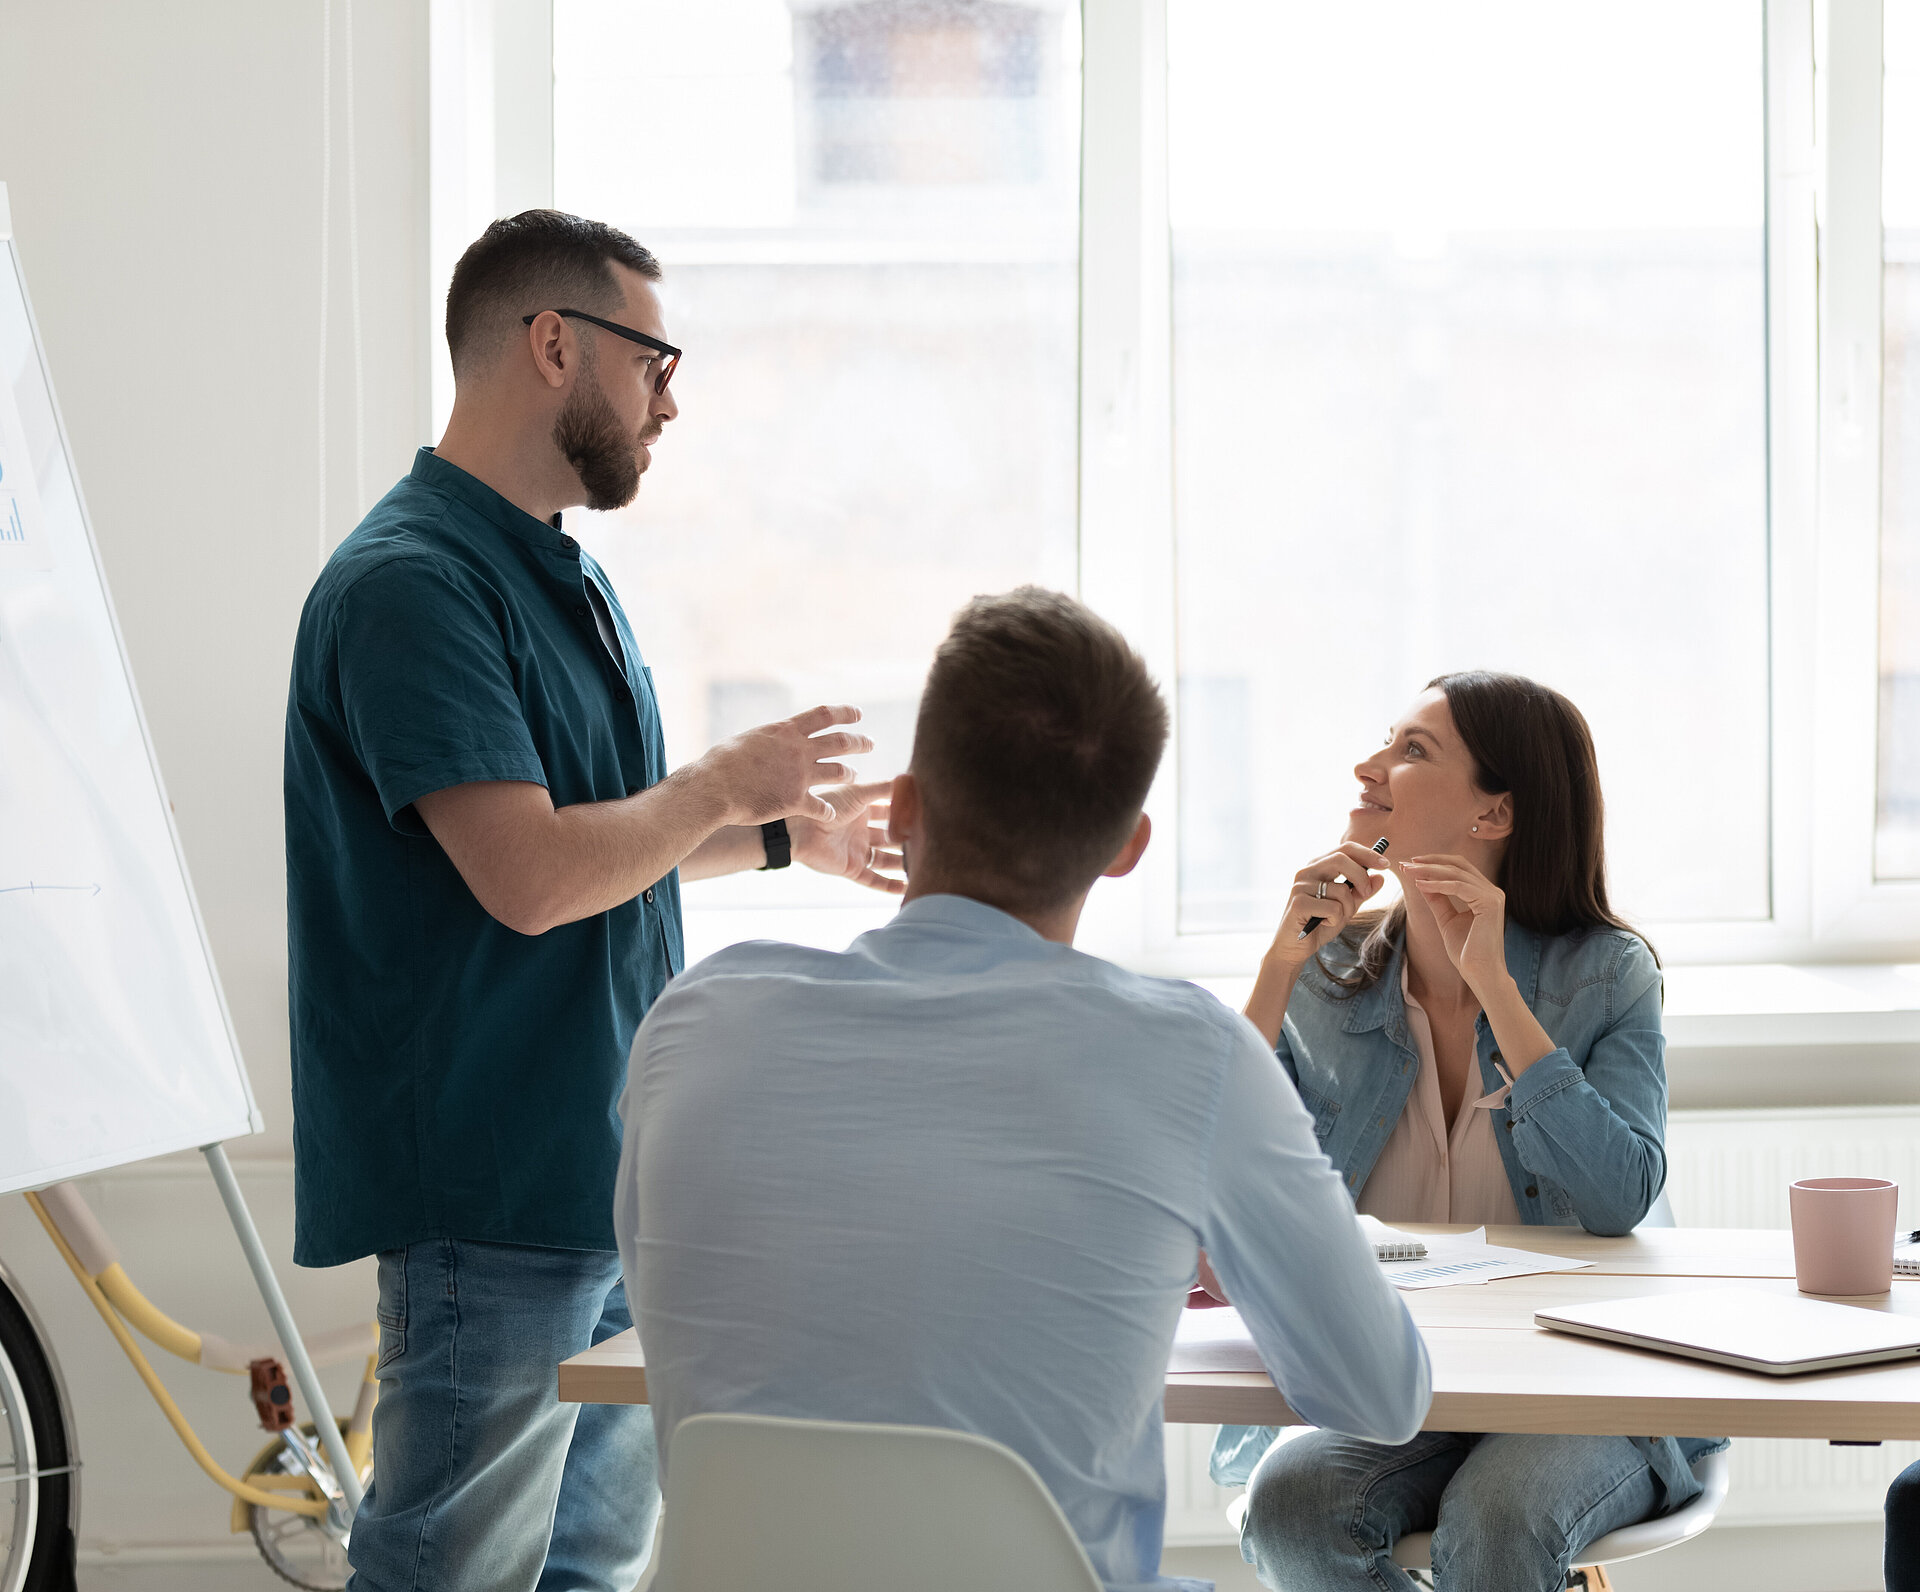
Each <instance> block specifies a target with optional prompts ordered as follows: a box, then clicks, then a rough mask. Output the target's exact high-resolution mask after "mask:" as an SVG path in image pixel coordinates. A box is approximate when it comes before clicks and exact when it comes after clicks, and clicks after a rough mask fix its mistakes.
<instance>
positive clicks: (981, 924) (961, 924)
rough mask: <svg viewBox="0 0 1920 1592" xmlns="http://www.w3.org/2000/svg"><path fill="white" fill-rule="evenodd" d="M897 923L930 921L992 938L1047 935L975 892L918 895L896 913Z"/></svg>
mask: <svg viewBox="0 0 1920 1592" xmlns="http://www.w3.org/2000/svg"><path fill="white" fill-rule="evenodd" d="M893 921H894V923H896V924H911V925H929V926H937V927H939V928H945V929H962V930H965V931H966V932H968V933H971V934H978V935H982V936H984V937H986V938H989V939H1006V940H1037V941H1040V942H1041V943H1042V944H1045V943H1046V941H1045V937H1044V936H1043V935H1042V934H1041V933H1040V932H1039V931H1038V930H1037V929H1035V928H1034V927H1033V926H1032V925H1031V924H1026V923H1022V922H1021V921H1020V920H1019V919H1018V918H1016V917H1015V916H1013V914H1012V913H1010V912H1002V911H1001V910H1000V909H999V908H998V907H990V906H988V905H987V904H986V902H984V901H976V900H974V899H973V898H972V897H971V896H957V895H925V896H916V897H915V898H914V899H913V900H911V901H909V902H908V903H907V904H906V905H905V906H903V907H902V908H901V909H900V910H899V911H898V912H896V913H895V914H894V915H893Z"/></svg>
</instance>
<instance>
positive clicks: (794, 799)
mask: <svg viewBox="0 0 1920 1592" xmlns="http://www.w3.org/2000/svg"><path fill="white" fill-rule="evenodd" d="M859 722H860V710H859V709H858V708H847V707H839V708H829V707H819V708H810V709H808V710H807V711H806V712H805V713H796V714H795V715H794V716H793V717H792V718H790V719H781V720H780V721H779V722H778V723H777V724H762V725H759V726H757V727H756V728H754V729H751V730H743V731H741V733H740V734H738V735H736V736H734V738H733V739H732V740H730V741H722V742H721V743H720V744H719V745H718V746H716V747H714V748H712V749H711V750H710V751H709V752H708V753H707V754H706V755H705V756H704V757H703V758H701V759H700V761H701V762H702V763H703V764H705V765H706V767H707V772H708V774H709V777H711V778H712V779H713V780H714V782H715V783H716V785H717V786H718V788H719V793H720V796H721V798H722V800H724V801H725V802H726V804H727V822H729V823H734V824H766V823H771V822H772V821H773V820H774V819H776V818H793V817H796V816H798V817H802V818H811V819H814V820H815V821H816V822H819V823H821V824H827V825H832V824H834V823H836V822H838V821H839V817H840V810H839V809H838V808H837V807H836V806H835V805H834V804H833V803H832V802H829V801H826V800H824V799H823V798H822V797H820V796H816V795H815V794H813V787H814V786H816V785H844V784H846V783H847V782H848V781H849V780H851V779H852V778H853V770H852V769H850V768H848V767H847V765H846V764H845V763H841V762H836V761H830V759H836V758H842V757H852V756H855V755H857V754H858V753H861V752H871V751H872V750H873V742H872V741H870V740H868V739H867V738H866V736H864V735H850V734H847V733H845V732H844V731H834V732H833V733H832V734H826V733H823V732H825V731H828V730H831V729H832V727H833V726H834V725H836V724H857V723H859ZM797 851H798V848H797V846H796V854H797Z"/></svg>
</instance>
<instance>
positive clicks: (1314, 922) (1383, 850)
mask: <svg viewBox="0 0 1920 1592" xmlns="http://www.w3.org/2000/svg"><path fill="white" fill-rule="evenodd" d="M1373 849H1374V850H1375V851H1376V852H1378V853H1379V854H1380V855H1381V856H1383V857H1384V856H1385V855H1386V854H1387V837H1386V836H1385V835H1382V836H1381V837H1380V838H1379V839H1378V840H1376V841H1375V842H1374V843H1373ZM1326 921H1327V920H1326V919H1325V918H1308V919H1307V926H1306V927H1305V928H1304V929H1302V930H1301V931H1300V932H1299V934H1298V935H1296V936H1295V937H1294V943H1295V944H1298V943H1299V942H1300V941H1301V940H1304V939H1305V938H1306V937H1307V936H1308V935H1309V934H1311V933H1313V931H1314V930H1315V929H1317V928H1319V927H1320V925H1321V924H1323V923H1325V922H1326ZM1914 1237H1916V1238H1920V1233H1916V1234H1914Z"/></svg>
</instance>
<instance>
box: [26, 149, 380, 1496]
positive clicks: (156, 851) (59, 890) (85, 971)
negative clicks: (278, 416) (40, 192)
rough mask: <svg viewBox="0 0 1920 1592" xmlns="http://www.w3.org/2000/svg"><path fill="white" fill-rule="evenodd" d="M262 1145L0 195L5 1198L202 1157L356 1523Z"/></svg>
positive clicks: (350, 1484) (355, 1486)
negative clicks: (273, 1237) (260, 1220)
mask: <svg viewBox="0 0 1920 1592" xmlns="http://www.w3.org/2000/svg"><path fill="white" fill-rule="evenodd" d="M261 1127H262V1122H261V1118H260V1111H259V1108H258V1106H256V1105H255V1104H254V1099H253V1090H252V1088H251V1086H250V1085H249V1083H248V1081H247V1072H246V1067H245V1064H244V1063H243V1062H242V1060H241V1058H240V1047H239V1044H238V1042H237V1041H236V1039H235V1037H234V1032H233V1024H232V1020H231V1019H230V1018H229V1016H228V1014H227V1006H226V1000H225V997H224V996H223V995H222V993H221V990H220V981H219V977H218V975H217V974H216V973H215V971H214V965H213V955H212V952H211V950H210V949H209V947H208V944H207V937H206V931H205V928H204V927H203V925H202V923H201V920H200V909H199V907H198V905H197V903H196V902H195V900H194V896H193V886H192V883H191V881H190V880H189V879H188V877H187V866H186V858H185V856H184V854H183V853H182V852H181V849H180V841H179V836H178V835H177V834H176V833H175V831H174V826H173V816H172V809H171V807H170V806H169V805H168V802H167V797H166V791H165V789H164V788H163V786H162V785H161V782H160V771H159V766H158V764H157V762H156V761H155V759H154V756H153V747H152V743H151V741H150V740H149V738H148V735H147V725H146V720H145V718H144V717H143V715H142V714H141V711H140V699H139V695H138V693H137V692H136V691H135V689H134V684H133V674H132V671H131V670H130V669H129V668H128V665H127V658H126V651H125V648H124V647H123V645H122V643H121V639H120V628H119V624H118V622H117V621H116V619H115V618H114V612H113V603H112V599H111V598H110V597H109V595H108V592H107V582H106V576H105V574H104V572H103V571H102V569H101V565H100V554H99V549H98V548H97V546H96V545H95V543H94V539H93V529H92V527H91V525H90V524H89V523H88V520H87V513H86V506H85V503H84V501H83V499H82V498H81V495H80V485H79V479H78V476H77V475H76V473H75V471H74V468H73V457H72V452H71V450H70V448H69V447H68V445H67V435H66V429H65V427H64V426H63V425H62V423H61V420H60V411H59V406H58V404H57V403H56V402H55V399H54V390H53V382H52V379H51V377H50V376H49V374H48V371H47V363H46V357H45V353H44V351H43V349H42V347H41V343H40V335H39V330H38V328H37V327H36V325H35V324H34V319H33V311H32V308H31V306H30V304H29V302H28V299H27V291H26V279H25V277H24V276H23V274H22V272H21V269H20V259H19V254H18V251H17V250H16V248H15V245H14V237H13V224H12V219H11V213H10V211H9V208H8V205H7V197H6V186H5V184H4V183H0V1194H5V1193H11V1192H14V1191H16V1190H20V1189H35V1188H44V1187H46V1186H47V1185H48V1184H51V1183H57V1182H61V1181H64V1180H65V1179H67V1178H71V1177H77V1176H80V1175H81V1174H83V1173H86V1172H96V1171H99V1170H101V1169H102V1168H104V1167H110V1166H121V1165H124V1164H126V1163H127V1162H129V1161H139V1160H144V1159H146V1158H147V1157H149V1156H154V1155H163V1154H166V1153H168V1152H169V1151H174V1150H183V1149H189V1148H199V1149H200V1150H201V1151H202V1152H203V1153H204V1154H205V1156H206V1158H207V1163H208V1165H209V1167H210V1168H211V1169H212V1172H213V1176H214V1181H215V1182H216V1183H217V1184H218V1185H219V1189H220V1195H221V1198H222V1200H223V1201H224V1202H225V1204H226V1208H227V1214H228V1216H229V1217H230V1218H231V1219H232V1222H233V1227H234V1231H235V1233H237V1234H238V1235H239V1239H240V1244H241V1248H242V1249H243V1250H244V1251H245V1252H246V1256H247V1262H248V1265H249V1266H250V1267H251V1268H252V1271H253V1276H254V1281H255V1282H256V1284H257V1285H258V1286H259V1289H260V1293H261V1296H262V1297H263V1298H264V1299H265V1301H266V1305H267V1311H268V1313H269V1315H270V1316H271V1317H272V1319H273V1326H274V1330H275V1332H277V1333H278V1334H279V1337H280V1342H281V1344H282V1346H283V1347H284V1348H285V1350H286V1352H287V1359H288V1361H289V1364H290V1368H291V1370H292V1372H293V1375H294V1378H295V1381H296V1382H297V1383H298V1385H299V1388H300V1392H301V1395H302V1397H303V1398H304V1399H305V1401H306V1404H307V1409H308V1413H309V1414H310V1415H311V1416H312V1417H313V1419H314V1421H315V1423H316V1425H317V1426H318V1428H319V1434H320V1439H321V1442H322V1443H323V1444H324V1445H325V1446H326V1449H327V1457H328V1459H329V1460H330V1461H331V1463H332V1465H333V1468H334V1474H335V1476H336V1478H337V1479H338V1481H339V1483H340V1486H341V1488H342V1490H343V1492H345V1494H346V1504H347V1508H348V1509H349V1511H351V1510H352V1509H355V1508H357V1507H358V1506H359V1502H360V1487H359V1479H358V1477H357V1476H356V1474H355V1472H354V1468H353V1466H352V1465H351V1464H350V1463H349V1462H348V1459H347V1454H346V1448H345V1445H344V1444H343V1443H342V1442H341V1440H340V1434H339V1430H338V1428H337V1426H336V1425H335V1422H334V1419H333V1415H332V1412H331V1411H330V1410H329V1409H328V1407H327V1402H326V1396H325V1394H324V1393H323V1392H322V1391H321V1388H320V1383H319V1379H318V1378H317V1377H316V1376H315V1375H314V1371H313V1365H312V1362H311V1361H310V1360H309V1358H308V1356H307V1352H306V1349H305V1347H304V1346H303V1344H302V1342H301V1338H300V1334H299V1331H298V1330H297V1328H296V1327H295V1325H294V1322H293V1317H292V1314H291V1312H289V1310H288V1309H287V1303H286V1299H285V1298H284V1296H283V1295H282V1294H281V1292H280V1284H279V1280H278V1279H277V1278H276V1277H275V1276H274V1272H273V1265H272V1262H271V1261H270V1260H269V1258H268V1256H267V1252H266V1249H265V1248H264V1246H263V1245H262V1244H261V1242H260V1235H259V1233H258V1231H257V1230H256V1229H255V1227H254V1224H253V1218H252V1216H251V1214H250V1213H249V1212H248V1210H247V1207H246V1202H245V1201H244V1200H243V1199H242V1198H241V1195H240V1186H239V1184H238V1183H237V1182H236V1181H235V1180H234V1175H233V1168H232V1166H231V1165H230V1164H229V1163H228V1160H227V1155H226V1151H225V1149H224V1148H223V1147H222V1141H224V1140H226V1139H230V1138H236V1137H239V1136H240V1135H242V1134H248V1133H257V1132H259V1131H260V1129H261Z"/></svg>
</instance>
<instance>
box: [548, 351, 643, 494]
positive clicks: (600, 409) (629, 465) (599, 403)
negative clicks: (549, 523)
mask: <svg viewBox="0 0 1920 1592" xmlns="http://www.w3.org/2000/svg"><path fill="white" fill-rule="evenodd" d="M581 375H582V380H580V381H579V382H576V383H575V384H574V389H573V391H572V393H571V394H569V395H568V398H567V401H566V403H565V404H564V405H562V406H561V409H560V417H559V419H557V420H555V421H554V423H553V445H554V446H555V447H556V448H558V449H559V450H560V452H561V454H562V455H563V456H564V457H565V459H566V461H567V463H568V464H570V465H572V466H573V468H574V473H575V474H576V475H578V476H579V477H580V484H581V486H583V487H585V488H586V492H587V507H588V508H590V509H594V510H596V511H604V510H606V509H623V508H625V507H626V506H627V505H628V504H629V503H631V502H632V501H633V500H634V496H635V495H636V494H637V493H638V492H639V490H640V461H639V460H638V459H637V458H635V457H634V449H633V439H632V438H631V437H630V436H628V435H627V433H626V429H625V428H624V427H623V426H622V425H621V424H620V417H619V416H618V415H617V414H615V413H614V409H613V405H612V404H610V403H608V402H607V395H606V393H605V392H603V391H602V390H601V387H600V382H599V378H598V377H597V376H595V375H594V374H593V372H592V371H583V372H582V373H581Z"/></svg>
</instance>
